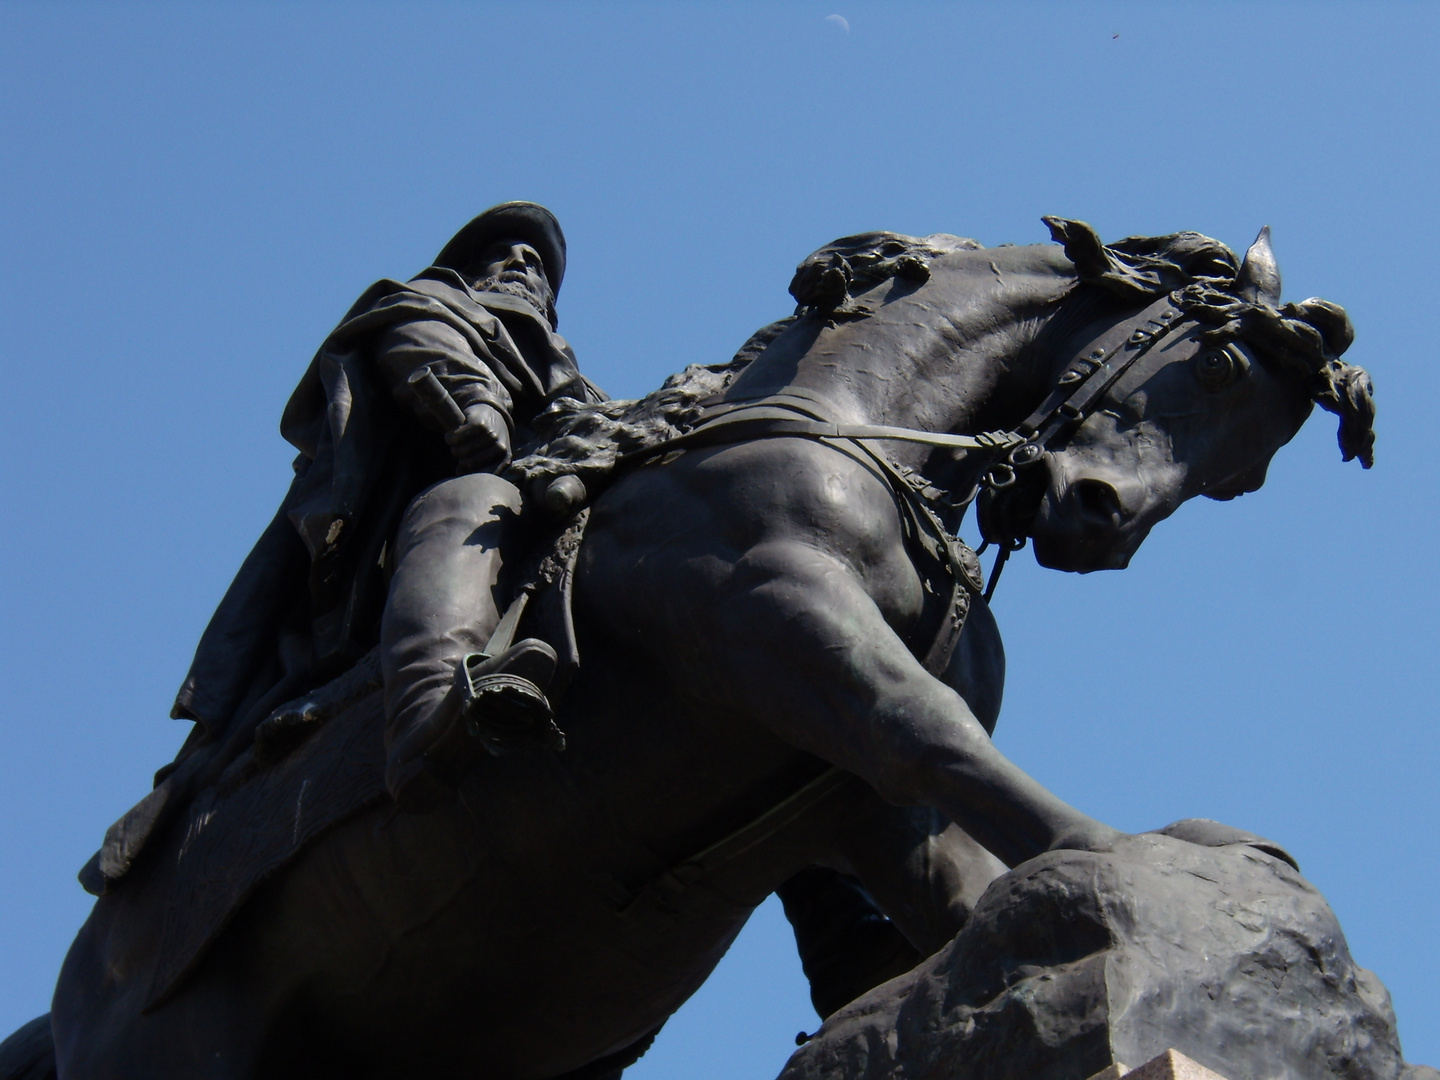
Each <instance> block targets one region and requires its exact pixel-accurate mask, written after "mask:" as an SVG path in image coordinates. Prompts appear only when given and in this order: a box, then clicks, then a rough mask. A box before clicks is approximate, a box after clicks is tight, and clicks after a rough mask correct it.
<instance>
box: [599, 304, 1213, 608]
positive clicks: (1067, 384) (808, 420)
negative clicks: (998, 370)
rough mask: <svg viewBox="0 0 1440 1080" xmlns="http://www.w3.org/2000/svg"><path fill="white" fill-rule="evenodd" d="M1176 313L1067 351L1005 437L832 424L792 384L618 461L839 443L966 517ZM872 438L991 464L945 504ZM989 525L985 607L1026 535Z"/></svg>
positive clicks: (1123, 326) (1153, 311) (711, 411)
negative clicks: (762, 442)
mask: <svg viewBox="0 0 1440 1080" xmlns="http://www.w3.org/2000/svg"><path fill="white" fill-rule="evenodd" d="M1184 316H1185V309H1184V308H1183V307H1182V306H1181V305H1180V304H1179V303H1177V301H1176V294H1175V293H1169V294H1167V295H1166V296H1163V297H1161V298H1159V299H1158V300H1156V301H1154V302H1153V303H1151V304H1150V305H1149V306H1148V307H1146V308H1144V309H1143V310H1142V311H1140V313H1139V314H1137V315H1135V316H1133V317H1132V318H1130V319H1127V320H1125V321H1123V322H1120V323H1116V324H1114V325H1112V326H1109V327H1107V328H1106V329H1105V330H1103V331H1102V332H1101V333H1099V334H1098V335H1096V336H1094V337H1091V338H1089V339H1087V340H1085V341H1084V342H1083V343H1082V344H1081V345H1080V346H1078V347H1076V348H1073V349H1067V351H1068V352H1069V354H1070V359H1069V360H1068V361H1067V362H1066V363H1065V364H1064V366H1063V369H1062V372H1061V374H1060V376H1059V378H1058V379H1057V380H1056V382H1055V385H1054V386H1053V387H1052V388H1051V390H1050V392H1049V393H1048V394H1047V395H1046V396H1045V399H1044V400H1043V401H1042V402H1041V403H1040V405H1039V406H1038V407H1037V408H1036V409H1035V411H1034V412H1032V413H1031V414H1030V415H1029V416H1028V417H1027V418H1026V419H1025V420H1024V421H1023V422H1021V423H1020V424H1019V425H1017V426H1016V427H1015V428H1014V429H1013V430H1011V431H990V432H982V433H981V434H978V435H961V434H951V433H948V432H936V431H922V430H920V429H917V428H907V427H895V426H891V425H886V424H841V423H836V422H834V421H832V420H829V419H827V418H826V416H825V412H826V410H828V409H829V408H830V407H831V406H830V403H829V402H827V401H825V400H824V399H823V398H821V397H819V396H818V395H816V394H813V393H811V392H810V391H808V390H805V389H803V388H801V387H795V386H791V387H786V388H785V389H784V390H782V391H780V392H778V393H774V394H767V395H763V396H761V397H757V398H750V399H744V400H731V401H719V402H716V403H715V404H713V405H710V406H709V407H707V408H706V409H705V411H704V412H703V413H702V414H701V417H700V419H699V421H698V422H697V423H696V424H695V426H694V427H692V428H691V429H690V430H689V431H687V432H684V433H683V434H680V435H677V436H675V437H673V438H671V439H667V440H665V441H664V442H661V443H660V444H658V445H655V446H649V447H645V448H644V449H643V450H639V451H635V452H633V453H632V454H627V455H623V456H622V458H621V461H622V462H624V463H626V464H635V465H639V464H649V463H651V462H654V461H658V460H660V459H661V458H664V457H666V456H668V455H669V454H672V453H677V452H680V451H684V450H691V449H699V448H701V447H706V446H720V445H723V444H725V443H735V442H748V441H750V440H751V439H766V438H806V439H820V440H826V441H830V440H838V441H842V442H852V443H854V444H857V445H859V446H860V447H861V448H863V449H864V450H865V452H866V455H867V456H868V457H869V458H871V459H873V460H874V461H875V462H876V463H877V464H878V465H879V466H880V468H881V469H882V470H883V471H884V472H885V473H886V475H887V476H889V477H890V478H891V481H892V486H895V487H896V488H897V491H898V492H899V493H901V495H902V501H903V500H905V499H914V498H918V499H919V500H922V501H923V503H924V508H925V512H926V514H927V515H928V516H935V512H934V509H933V504H936V503H943V505H944V506H945V508H946V509H947V510H964V509H965V508H967V507H969V506H970V504H971V503H973V502H975V501H976V499H977V498H980V497H981V496H982V495H988V496H991V497H993V495H994V494H995V493H997V492H1000V491H1003V490H1005V489H1006V488H1009V487H1011V486H1012V485H1014V483H1015V482H1016V480H1017V478H1018V474H1019V472H1020V471H1022V470H1024V469H1027V468H1029V467H1033V466H1035V465H1038V464H1039V463H1040V462H1042V461H1043V460H1044V457H1045V454H1046V452H1047V451H1049V450H1054V449H1059V448H1061V447H1062V446H1064V444H1065V442H1066V441H1068V438H1069V436H1070V435H1072V434H1073V433H1074V431H1075V429H1076V428H1078V427H1079V426H1080V425H1081V424H1082V423H1084V421H1085V420H1086V418H1087V417H1089V416H1090V415H1092V414H1093V413H1094V412H1095V411H1096V410H1098V409H1099V408H1100V406H1101V405H1102V404H1103V403H1104V402H1105V400H1106V397H1107V396H1108V395H1109V393H1110V391H1111V390H1112V389H1113V388H1114V386H1115V384H1116V382H1118V381H1119V379H1120V377H1121V376H1122V375H1124V374H1125V373H1126V372H1127V371H1129V370H1130V369H1131V368H1133V367H1134V366H1135V364H1136V363H1137V362H1138V361H1139V360H1140V359H1141V358H1142V357H1144V356H1145V355H1146V354H1148V353H1149V352H1150V351H1151V350H1152V349H1153V348H1154V347H1155V345H1156V344H1157V343H1158V342H1159V341H1160V340H1161V339H1162V338H1164V337H1165V336H1166V335H1167V334H1169V333H1170V332H1172V331H1173V330H1174V329H1175V328H1176V327H1177V326H1179V325H1181V324H1182V323H1183V322H1185V321H1186V320H1185V317H1184ZM1082 333H1083V331H1082ZM1071 340H1072V341H1073V340H1074V339H1073V338H1072V339H1071ZM871 441H897V442H913V443H921V444H924V445H927V446H934V447H939V448H944V449H949V450H961V451H964V452H966V453H967V454H968V453H979V454H983V455H985V456H986V457H989V458H991V459H992V460H991V463H990V464H989V465H988V466H987V467H986V468H985V469H984V471H983V472H982V473H981V475H980V479H979V481H978V482H977V483H976V484H975V486H974V487H973V488H972V489H971V490H970V492H969V493H967V494H966V495H965V497H964V498H961V499H949V500H945V499H943V495H944V492H942V491H941V490H940V489H938V488H936V487H935V486H934V485H932V484H930V483H929V482H928V481H926V480H925V479H924V477H922V476H920V475H919V474H917V473H914V472H911V471H910V470H902V469H900V468H899V467H898V466H896V465H894V464H893V463H891V462H890V461H888V460H887V459H886V458H885V457H884V455H882V454H878V453H876V452H875V451H874V450H872V449H871V448H870V447H869V446H868V445H867V444H868V443H869V442H871ZM617 464H618V463H617ZM982 507H983V504H982ZM987 518H990V515H986V514H983V513H982V514H981V522H980V529H981V534H982V536H983V537H984V543H983V544H981V546H980V548H979V551H980V552H983V551H984V550H985V549H986V548H987V547H989V546H990V545H991V543H994V544H995V545H996V546H997V547H998V548H999V552H998V553H997V555H996V558H995V565H994V567H993V568H992V570H991V572H990V581H989V584H988V587H987V588H986V589H985V593H984V596H985V599H986V600H987V601H988V600H989V599H990V597H991V596H993V595H994V592H995V586H996V585H997V584H998V583H999V580H1000V572H1001V570H1002V569H1004V566H1005V562H1006V560H1007V559H1008V558H1009V557H1010V554H1011V553H1012V552H1014V551H1018V550H1020V549H1021V548H1022V547H1024V546H1025V539H1026V538H1025V536H1024V534H1023V533H1021V534H1019V535H1007V534H1006V533H1007V530H1005V529H1003V528H999V527H997V523H996V522H995V521H994V520H993V518H991V519H990V520H987ZM937 521H938V517H937ZM941 531H942V532H943V533H944V534H945V535H946V537H947V539H949V540H951V541H954V538H953V537H949V534H948V531H946V530H944V528H943V526H941ZM954 542H957V543H958V541H954ZM967 551H968V549H967Z"/></svg>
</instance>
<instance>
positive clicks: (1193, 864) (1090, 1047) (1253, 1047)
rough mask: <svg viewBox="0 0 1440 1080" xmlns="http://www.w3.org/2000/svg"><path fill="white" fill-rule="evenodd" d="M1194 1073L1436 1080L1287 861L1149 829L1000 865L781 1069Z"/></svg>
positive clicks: (1017, 1078)
mask: <svg viewBox="0 0 1440 1080" xmlns="http://www.w3.org/2000/svg"><path fill="white" fill-rule="evenodd" d="M1172 1052H1173V1053H1172ZM1167 1053H1168V1054H1171V1056H1170V1057H1167V1056H1166V1055H1167ZM1134 1061H1143V1062H1146V1063H1147V1064H1146V1065H1144V1066H1143V1067H1142V1068H1140V1069H1137V1070H1135V1071H1134V1072H1131V1073H1128V1074H1125V1073H1114V1072H1113V1070H1114V1068H1115V1066H1114V1063H1116V1062H1134ZM1194 1068H1198V1069H1201V1070H1202V1072H1204V1074H1205V1077H1206V1078H1207V1080H1208V1077H1209V1076H1211V1075H1213V1074H1215V1073H1218V1074H1219V1075H1220V1076H1222V1077H1228V1078H1230V1080H1331V1078H1333V1080H1400V1078H1401V1077H1402V1075H1404V1074H1405V1073H1406V1072H1407V1071H1408V1073H1409V1080H1420V1077H1421V1076H1422V1075H1432V1076H1433V1075H1434V1074H1433V1070H1420V1069H1418V1068H1411V1069H1409V1070H1407V1068H1406V1066H1405V1065H1404V1063H1403V1061H1402V1059H1401V1056H1400V1045H1399V1039H1398V1037H1397V1035H1396V1031H1395V1019H1394V1015H1393V1013H1392V1012H1391V1009H1390V999H1389V995H1388V994H1387V993H1386V991H1385V988H1384V987H1383V986H1382V985H1381V984H1380V982H1379V980H1378V979H1376V978H1375V976H1374V975H1372V974H1371V973H1370V972H1368V971H1365V970H1364V969H1362V968H1360V967H1358V966H1357V965H1356V964H1355V962H1354V961H1353V960H1352V959H1351V957H1350V953H1349V950H1348V949H1347V947H1346V945H1345V938H1344V936H1343V935H1342V934H1341V932H1340V927H1339V925H1338V923H1337V922H1336V920H1335V916H1334V914H1333V913H1332V912H1331V910H1330V908H1329V906H1328V905H1327V904H1326V903H1325V901H1324V898H1323V897H1321V896H1320V894H1319V893H1318V892H1317V891H1316V889H1315V888H1314V886H1312V885H1310V883H1309V882H1307V881H1306V880H1305V879H1304V878H1303V877H1301V876H1300V874H1299V873H1298V872H1297V871H1296V870H1295V869H1294V868H1293V867H1291V866H1290V865H1289V864H1288V863H1287V862H1285V861H1283V860H1282V859H1280V858H1277V857H1276V856H1275V855H1273V854H1269V853H1267V852H1266V851H1264V850H1261V849H1260V848H1257V847H1255V846H1252V845H1251V844H1248V843H1246V844H1227V845H1226V846H1221V847H1202V846H1199V845H1197V844H1193V843H1188V842H1186V841H1183V840H1179V839H1176V838H1173V837H1170V836H1160V835H1143V836H1135V837H1127V838H1125V839H1124V840H1122V841H1121V842H1120V843H1118V844H1117V845H1116V846H1115V848H1114V849H1113V850H1111V851H1109V852H1106V853H1099V854H1097V853H1090V852H1075V851H1056V852H1050V853H1048V854H1046V855H1043V856H1041V857H1040V858H1037V859H1034V860H1032V861H1030V862H1028V863H1025V864H1023V865H1022V866H1019V867H1017V868H1016V869H1015V870H1012V871H1011V872H1010V873H1008V874H1005V875H1004V876H1002V877H1000V878H999V879H997V880H996V881H995V882H994V884H992V885H991V886H990V888H989V890H988V891H987V892H986V893H985V895H984V897H983V898H982V899H981V901H980V903H979V905H978V906H977V907H976V909H975V913H974V915H973V917H972V918H971V921H970V922H969V923H968V924H967V925H966V927H965V929H964V931H962V932H961V934H960V935H959V936H958V937H957V938H956V939H955V940H954V941H953V942H951V943H950V945H948V946H947V947H946V948H945V949H943V950H941V951H940V952H939V953H937V954H936V955H935V956H933V957H931V958H930V959H929V960H927V961H925V963H923V964H921V965H920V966H919V967H917V968H915V969H914V970H913V971H911V972H909V973H907V974H905V975H902V976H900V977H899V978H897V979H892V980H891V981H890V982H888V983H885V984H883V985H881V986H879V987H876V988H875V989H874V990H872V991H870V992H869V993H868V994H866V995H864V996H863V997H861V998H859V999H857V1000H856V1001H854V1002H851V1003H850V1004H849V1005H847V1006H845V1007H844V1008H842V1009H841V1010H840V1011H838V1012H837V1013H835V1014H834V1015H832V1016H830V1017H829V1018H828V1019H827V1020H826V1021H825V1024H824V1025H823V1026H822V1027H821V1029H820V1030H819V1031H818V1032H817V1033H816V1034H815V1036H814V1037H812V1038H811V1039H810V1041H809V1042H807V1043H806V1044H805V1045H804V1046H802V1047H801V1048H800V1049H799V1050H798V1051H796V1053H795V1055H794V1056H793V1057H792V1058H791V1059H790V1062H789V1064H788V1065H787V1066H786V1068H785V1070H784V1072H783V1073H782V1074H781V1078H782V1080H1022V1078H1023V1080H1087V1078H1090V1077H1094V1076H1096V1074H1097V1073H1098V1074H1101V1075H1102V1076H1105V1078H1106V1080H1118V1077H1119V1076H1121V1075H1124V1076H1128V1077H1134V1078H1135V1080H1160V1078H1161V1075H1162V1073H1164V1075H1165V1076H1173V1078H1174V1080H1181V1078H1182V1077H1183V1080H1201V1077H1200V1074H1198V1073H1195V1072H1193V1071H1191V1072H1187V1071H1185V1070H1190V1069H1194ZM1167 1069H1168V1070H1170V1071H1169V1072H1168V1073H1167V1072H1164V1070H1167ZM1106 1070H1112V1071H1111V1072H1107V1071H1106ZM1205 1070H1209V1072H1205ZM1152 1073H1153V1075H1152ZM1437 1080H1440V1078H1437Z"/></svg>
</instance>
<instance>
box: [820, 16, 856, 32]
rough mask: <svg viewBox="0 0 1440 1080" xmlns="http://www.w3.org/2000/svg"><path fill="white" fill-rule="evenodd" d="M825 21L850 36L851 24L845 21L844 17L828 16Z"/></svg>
mask: <svg viewBox="0 0 1440 1080" xmlns="http://www.w3.org/2000/svg"><path fill="white" fill-rule="evenodd" d="M825 21H826V22H828V23H831V24H832V25H834V26H838V27H839V28H840V32H841V33H842V34H848V33H849V32H850V24H849V23H848V22H846V21H845V16H844V15H826V16H825Z"/></svg>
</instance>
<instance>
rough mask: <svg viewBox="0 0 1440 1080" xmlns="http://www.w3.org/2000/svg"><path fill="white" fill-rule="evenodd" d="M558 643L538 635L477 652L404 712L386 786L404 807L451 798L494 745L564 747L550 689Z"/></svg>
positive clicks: (497, 748)
mask: <svg viewBox="0 0 1440 1080" xmlns="http://www.w3.org/2000/svg"><path fill="white" fill-rule="evenodd" d="M555 663H556V658H555V650H554V649H553V648H551V647H550V646H549V645H547V644H546V643H545V642H543V641H540V640H538V639H537V638H526V639H524V640H523V641H518V642H516V643H515V644H514V645H512V646H510V647H509V648H508V649H506V650H504V651H503V652H501V653H499V654H497V655H495V656H488V655H486V654H485V653H470V654H468V655H467V656H465V657H463V658H462V659H461V661H460V663H459V664H458V665H456V668H455V678H454V680H453V683H452V685H451V686H450V687H449V688H448V689H447V690H446V692H445V693H444V694H443V695H437V694H431V695H429V696H428V698H421V699H420V700H419V701H416V702H414V703H413V704H412V706H411V708H409V709H407V710H405V712H404V713H402V714H400V715H397V716H396V717H395V718H394V719H393V720H392V722H391V724H390V728H389V731H388V733H387V735H388V737H387V740H386V741H387V744H388V746H389V752H388V755H387V760H386V765H385V786H386V787H387V788H388V789H389V790H390V795H391V797H392V798H393V799H394V800H395V804H396V806H398V807H399V808H400V809H401V810H406V811H411V812H416V813H424V812H426V811H428V810H433V809H435V808H437V807H438V806H440V805H442V804H443V803H445V802H448V801H449V799H450V797H451V794H452V793H453V792H454V790H455V788H456V787H458V786H459V784H460V781H461V780H463V779H464V777H465V774H466V773H467V772H468V771H469V770H470V769H471V768H473V767H474V766H475V764H476V762H477V761H479V759H480V758H481V757H482V756H483V755H484V754H485V753H486V752H487V751H488V752H489V753H491V754H503V753H505V752H507V751H510V750H525V749H534V748H545V749H551V750H563V749H564V748H565V737H564V736H563V735H562V734H561V733H560V729H559V728H557V727H556V726H555V722H554V716H553V712H552V710H551V708H550V701H549V699H548V698H547V697H546V696H545V694H546V690H547V689H548V688H549V685H550V681H551V679H552V678H554V675H555Z"/></svg>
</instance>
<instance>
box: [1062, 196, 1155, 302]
mask: <svg viewBox="0 0 1440 1080" xmlns="http://www.w3.org/2000/svg"><path fill="white" fill-rule="evenodd" d="M1040 220H1041V221H1043V222H1044V223H1045V225H1046V227H1047V228H1048V229H1049V230H1050V237H1051V239H1053V240H1054V241H1055V242H1056V243H1057V244H1060V245H1061V246H1062V247H1064V249H1065V257H1066V258H1067V259H1069V260H1070V261H1071V262H1072V263H1074V264H1075V273H1076V276H1078V277H1079V278H1080V280H1081V281H1083V282H1085V283H1086V284H1087V285H1100V286H1103V287H1104V288H1106V289H1109V290H1110V291H1111V292H1113V293H1115V294H1116V295H1118V296H1123V297H1124V298H1125V299H1127V300H1148V299H1149V298H1150V297H1152V296H1158V295H1160V294H1161V293H1163V292H1166V291H1167V289H1168V286H1167V285H1166V284H1165V283H1164V282H1163V281H1162V280H1161V278H1160V275H1159V274H1157V273H1156V272H1155V269H1154V266H1153V265H1141V266H1136V265H1131V263H1130V262H1128V261H1125V260H1122V259H1120V258H1118V257H1117V255H1116V252H1114V251H1113V250H1111V249H1110V248H1108V247H1106V246H1105V244H1104V243H1103V242H1102V241H1101V239H1100V234H1099V233H1097V232H1096V231H1095V230H1094V229H1092V228H1091V227H1090V226H1089V225H1087V224H1085V222H1083V221H1071V220H1070V219H1068V218H1062V217H1048V216H1047V217H1042V218H1041V219H1040ZM1143 263H1145V264H1155V260H1153V259H1146V260H1143Z"/></svg>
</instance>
